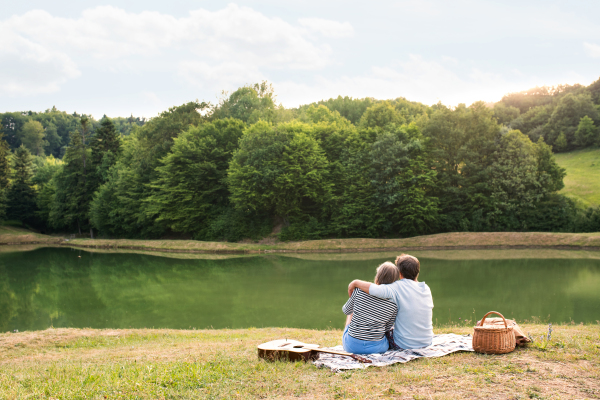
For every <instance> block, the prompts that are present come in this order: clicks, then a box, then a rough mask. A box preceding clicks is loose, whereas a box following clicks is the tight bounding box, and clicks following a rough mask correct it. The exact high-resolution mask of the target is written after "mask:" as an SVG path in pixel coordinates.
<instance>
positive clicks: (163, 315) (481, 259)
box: [0, 248, 600, 332]
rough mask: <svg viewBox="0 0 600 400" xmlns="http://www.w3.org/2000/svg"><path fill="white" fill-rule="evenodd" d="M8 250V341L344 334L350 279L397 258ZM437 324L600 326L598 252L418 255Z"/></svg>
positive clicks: (3, 264) (2, 324) (4, 288)
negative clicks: (101, 333) (97, 335)
mask: <svg viewBox="0 0 600 400" xmlns="http://www.w3.org/2000/svg"><path fill="white" fill-rule="evenodd" d="M16 250H19V248H17V249H10V248H4V249H1V252H0V331H1V332H6V331H13V330H19V331H24V330H38V329H46V328H48V327H50V326H53V327H55V328H57V327H77V328H84V327H91V328H130V327H131V328H152V327H154V328H176V329H189V328H196V329H203V328H248V327H273V326H275V327H294V328H313V329H325V328H342V327H343V324H344V315H343V314H342V311H341V308H342V305H343V304H344V303H345V301H346V300H347V298H348V295H347V286H348V283H349V282H350V281H351V280H352V279H364V280H372V279H373V277H374V275H375V268H376V267H377V266H378V265H379V264H380V263H382V262H384V261H388V260H392V261H393V260H394V258H395V254H391V253H346V254H339V253H334V254H286V255H281V254H277V255H256V256H216V255H215V256H210V255H191V254H172V255H168V254H167V255H164V254H159V253H154V254H137V253H127V252H118V253H114V252H113V253H111V252H88V251H83V250H78V249H71V248H38V249H32V250H28V251H16ZM411 253H412V254H414V255H415V256H417V257H419V259H420V261H421V275H420V277H419V280H420V281H425V282H426V283H427V284H428V285H429V286H430V287H431V290H432V293H433V301H434V304H435V308H434V312H433V319H434V324H436V325H438V326H439V325H445V324H457V323H463V321H465V319H466V320H467V323H468V324H472V323H473V321H474V320H476V319H480V318H481V317H482V316H483V315H484V314H485V312H487V311H490V310H496V311H500V312H502V313H504V315H505V316H507V317H511V318H516V319H517V321H521V322H522V321H525V320H529V321H532V320H540V321H544V322H553V323H558V322H569V321H574V322H575V323H579V322H584V323H589V322H596V320H600V253H598V252H569V251H557V250H554V251H553V250H526V251H523V250H489V251H437V252H436V251H428V252H419V251H415V252H411Z"/></svg>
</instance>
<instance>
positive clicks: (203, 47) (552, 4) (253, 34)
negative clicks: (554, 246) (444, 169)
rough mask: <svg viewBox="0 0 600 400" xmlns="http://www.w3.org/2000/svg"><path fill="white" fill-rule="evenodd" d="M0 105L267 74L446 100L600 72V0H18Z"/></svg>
mask: <svg viewBox="0 0 600 400" xmlns="http://www.w3.org/2000/svg"><path fill="white" fill-rule="evenodd" d="M2 2H3V3H4V4H2V11H3V12H2V16H1V17H0V112H5V111H26V110H33V111H43V110H45V109H48V108H51V107H52V106H56V107H57V108H58V109H59V110H64V111H67V112H69V113H71V112H75V111H76V112H78V113H85V114H91V115H93V116H94V117H96V118H100V117H102V115H104V114H106V115H108V116H109V117H117V116H129V115H134V116H143V117H154V116H156V115H158V114H159V113H160V112H161V111H164V110H166V109H168V108H169V107H172V106H175V105H180V104H183V103H185V102H188V101H192V100H196V99H197V100H200V101H207V102H212V103H213V104H214V103H216V102H218V99H219V98H220V96H221V92H222V91H223V90H225V91H229V92H231V91H234V90H235V89H237V88H238V87H240V86H243V85H245V84H252V83H255V82H260V81H263V80H267V81H268V82H270V83H272V84H273V86H274V88H275V93H276V95H277V102H278V103H281V104H283V105H284V106H285V107H297V106H298V105H301V104H307V103H311V102H314V101H319V100H322V99H328V98H331V97H337V96H338V95H342V96H351V97H355V98H362V97H374V98H377V99H392V98H397V97H405V98H407V99H408V100H412V101H419V102H422V103H425V104H434V103H437V102H440V101H441V102H442V103H444V104H446V105H449V106H455V105H457V104H459V103H466V104H467V105H468V104H471V103H473V102H474V101H478V100H483V101H486V102H495V101H498V100H500V99H501V98H502V96H503V95H504V94H506V93H510V92H515V91H521V90H526V89H528V88H531V87H535V86H536V85H556V84H561V83H563V84H565V83H566V84H574V83H580V84H584V85H589V84H590V83H592V82H593V81H595V80H597V79H598V78H600V24H599V23H598V21H597V16H598V15H600V1H597V0H591V1H577V2H574V1H551V0H545V1H484V0H477V1H475V0H472V1H465V0H454V1H451V2H450V1H428V0H423V1H370V2H365V1H360V2H359V1H341V0H330V1H323V0H321V1H315V0H303V1H287V0H286V1H281V0H278V1H275V0H263V1H239V2H219V1H214V0H213V1H200V0H198V1H177V0H172V1H155V0H144V1H124V0H121V1H118V2H117V1H114V0H107V1H105V2H99V1H96V0H78V1H64V0H62V1H61V0H55V1H52V2H49V1H47V0H45V1H37V0H34V1H27V0H22V1H19V2H17V1H12V2H9V1H8V0H2Z"/></svg>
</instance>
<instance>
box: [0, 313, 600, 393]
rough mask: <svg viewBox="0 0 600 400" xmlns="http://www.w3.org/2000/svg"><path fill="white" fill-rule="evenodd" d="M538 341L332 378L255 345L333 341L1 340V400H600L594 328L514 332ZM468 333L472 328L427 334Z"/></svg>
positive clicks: (106, 335) (278, 332)
mask: <svg viewBox="0 0 600 400" xmlns="http://www.w3.org/2000/svg"><path fill="white" fill-rule="evenodd" d="M522 327H523V328H524V330H525V331H526V332H530V333H531V334H532V335H533V336H534V337H536V338H538V339H536V340H538V342H536V343H534V344H533V345H530V346H529V347H528V348H518V349H517V350H516V351H515V352H513V353H510V354H507V355H499V356H492V355H481V354H475V353H456V354H452V355H449V356H445V357H441V358H437V359H420V360H415V361H411V362H409V363H407V364H397V365H395V366H391V367H386V368H368V369H366V370H359V371H354V372H345V373H338V374H334V373H332V372H330V371H329V370H325V369H317V368H315V367H314V366H313V365H312V364H304V363H285V362H275V363H272V362H266V361H263V360H259V359H258V358H257V355H256V345H257V344H259V343H262V342H265V341H268V340H271V339H275V338H284V337H288V338H295V339H298V340H301V341H304V342H307V343H319V344H321V345H323V346H333V345H337V344H340V336H341V331H339V330H328V331H314V330H302V329H284V328H265V329H245V330H203V331H193V330H188V331H177V330H92V329H48V330H45V331H37V332H22V333H3V334H0V398H2V399H29V398H36V399H37V398H47V399H73V398H82V399H83V398H85V399H105V398H107V399H195V398H214V399H229V398H240V399H248V398H319V399H341V398H353V399H381V398H383V399H386V398H395V399H457V398H469V399H491V398H497V399H509V398H510V399H528V398H529V399H574V398H579V399H583V398H586V399H590V398H599V397H600V325H562V326H554V332H553V336H552V340H551V341H550V342H546V341H539V337H540V335H542V334H545V333H546V331H547V326H546V325H540V324H537V325H533V324H524V325H522ZM448 332H454V333H462V334H467V333H471V332H472V328H471V327H458V326H456V327H449V328H441V329H436V333H448Z"/></svg>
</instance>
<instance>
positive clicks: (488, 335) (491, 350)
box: [473, 311, 516, 354]
mask: <svg viewBox="0 0 600 400" xmlns="http://www.w3.org/2000/svg"><path fill="white" fill-rule="evenodd" d="M490 314H496V315H499V316H501V317H502V320H503V321H504V327H502V326H498V325H484V323H485V318H486V317H487V316H488V315H490ZM515 343H516V340H515V332H514V331H513V327H512V326H508V324H507V323H506V319H504V316H503V315H502V314H500V313H499V312H496V311H490V312H489V313H487V314H485V315H484V316H483V318H482V319H481V323H480V324H479V325H477V326H476V327H475V332H474V333H473V349H474V350H475V351H476V352H478V353H485V354H505V353H510V352H511V351H513V350H514V349H515Z"/></svg>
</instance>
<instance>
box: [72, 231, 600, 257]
mask: <svg viewBox="0 0 600 400" xmlns="http://www.w3.org/2000/svg"><path fill="white" fill-rule="evenodd" d="M65 244H69V245H72V246H79V247H91V248H112V249H137V250H147V251H148V250H158V251H175V252H198V253H202V252H206V253H215V252H220V253H227V252H232V253H233V252H242V253H243V252H246V253H259V252H261V253H262V252H265V253H266V252H319V251H321V252H327V251H333V252H335V251H346V252H347V251H402V250H428V249H429V250H433V249H439V250H443V249H446V250H450V249H469V248H470V249H476V248H481V249H483V248H496V249H501V248H527V247H533V248H563V249H598V248H600V233H547V232H454V233H440V234H437V235H426V236H416V237H412V238H406V239H324V240H309V241H303V242H287V243H283V242H280V243H277V244H270V245H267V244H258V243H228V242H201V241H195V240H131V239H94V240H90V239H74V240H71V241H69V242H66V243H65Z"/></svg>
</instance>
